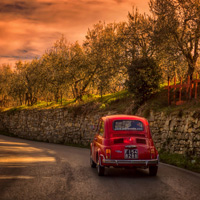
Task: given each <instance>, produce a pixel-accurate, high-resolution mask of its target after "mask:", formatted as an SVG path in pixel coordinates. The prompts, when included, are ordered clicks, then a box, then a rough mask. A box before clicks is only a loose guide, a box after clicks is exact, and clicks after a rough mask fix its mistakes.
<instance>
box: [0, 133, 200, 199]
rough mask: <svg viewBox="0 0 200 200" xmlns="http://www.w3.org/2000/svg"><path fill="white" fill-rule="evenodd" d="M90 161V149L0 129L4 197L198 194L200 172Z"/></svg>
mask: <svg viewBox="0 0 200 200" xmlns="http://www.w3.org/2000/svg"><path fill="white" fill-rule="evenodd" d="M105 173H106V175H105V176H104V177H99V176H98V175H97V170H96V169H92V168H90V166H89V150H88V149H83V148H76V147H68V146H64V145H56V144H49V143H42V142H34V141H29V140H22V139H17V138H11V137H6V136H1V135H0V199H1V200H18V199H19V200H22V199H23V200H31V199H33V200H40V199H41V200H43V199H44V200H45V199H48V200H78V199H80V200H82V199H83V200H90V199H95V200H98V199H101V200H118V199H119V200H123V199H124V200H129V199H131V200H146V199H148V200H151V199H153V200H168V199H169V200H173V199H174V200H179V199H180V200H193V199H194V200H197V199H199V196H200V174H196V173H191V172H188V171H186V170H182V169H178V168H175V167H171V166H167V165H164V164H160V165H159V171H158V174H157V177H150V176H149V175H148V171H147V170H127V169H126V170H125V169H107V170H106V172H105Z"/></svg>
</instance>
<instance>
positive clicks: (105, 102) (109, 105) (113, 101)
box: [1, 90, 132, 113]
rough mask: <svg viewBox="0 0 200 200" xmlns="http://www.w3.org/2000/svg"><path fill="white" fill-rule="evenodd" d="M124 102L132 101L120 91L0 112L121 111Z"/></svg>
mask: <svg viewBox="0 0 200 200" xmlns="http://www.w3.org/2000/svg"><path fill="white" fill-rule="evenodd" d="M124 100H128V101H132V98H131V95H130V94H129V92H128V91H126V90H124V91H120V92H116V93H111V94H106V95H103V96H102V97H101V96H100V95H84V96H83V98H82V101H79V102H78V101H77V102H76V101H75V99H65V98H63V99H62V104H61V100H60V99H59V100H58V102H55V101H52V102H48V103H47V102H45V101H38V102H37V103H35V104H34V105H32V106H28V105H21V106H16V107H10V108H4V109H1V111H9V112H11V113H12V112H15V111H20V110H33V109H38V110H42V109H56V108H63V107H68V108H70V109H71V108H72V109H73V108H74V107H80V106H83V105H87V104H88V105H89V104H90V105H92V104H96V105H98V107H99V109H100V110H118V111H121V112H122V111H123V110H124V109H125V108H126V105H127V104H123V102H124Z"/></svg>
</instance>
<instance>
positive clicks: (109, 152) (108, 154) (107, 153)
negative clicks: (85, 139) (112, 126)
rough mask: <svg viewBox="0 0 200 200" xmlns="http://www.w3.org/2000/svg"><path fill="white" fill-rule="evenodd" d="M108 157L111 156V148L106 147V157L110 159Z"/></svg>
mask: <svg viewBox="0 0 200 200" xmlns="http://www.w3.org/2000/svg"><path fill="white" fill-rule="evenodd" d="M110 158H111V150H110V149H106V159H110Z"/></svg>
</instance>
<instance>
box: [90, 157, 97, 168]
mask: <svg viewBox="0 0 200 200" xmlns="http://www.w3.org/2000/svg"><path fill="white" fill-rule="evenodd" d="M90 166H91V167H92V168H96V166H97V164H96V163H95V162H94V161H93V160H92V158H91V157H90Z"/></svg>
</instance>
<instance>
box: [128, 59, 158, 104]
mask: <svg viewBox="0 0 200 200" xmlns="http://www.w3.org/2000/svg"><path fill="white" fill-rule="evenodd" d="M128 77H129V78H128V81H127V86H128V90H129V92H131V93H133V94H134V100H135V104H136V105H138V106H139V105H142V104H143V103H144V102H145V101H146V100H148V99H149V98H150V96H151V94H153V93H154V92H156V91H157V89H158V88H159V83H160V80H161V72H160V68H159V66H158V65H157V63H156V62H155V61H154V59H153V58H138V59H136V60H134V61H133V62H132V64H131V65H130V67H129V68H128Z"/></svg>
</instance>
